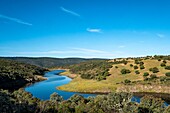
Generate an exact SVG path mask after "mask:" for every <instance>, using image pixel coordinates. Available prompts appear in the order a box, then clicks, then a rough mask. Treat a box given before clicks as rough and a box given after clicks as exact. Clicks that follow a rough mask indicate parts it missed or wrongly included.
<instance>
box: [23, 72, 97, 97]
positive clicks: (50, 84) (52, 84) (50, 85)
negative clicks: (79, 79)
mask: <svg viewBox="0 0 170 113" xmlns="http://www.w3.org/2000/svg"><path fill="white" fill-rule="evenodd" d="M60 72H64V70H55V71H51V72H48V73H46V74H45V77H46V78H47V80H45V81H42V82H38V83H35V84H32V85H30V86H28V87H26V88H25V90H26V91H28V92H30V93H32V94H33V96H35V97H37V98H40V99H42V100H47V99H49V98H50V95H51V94H52V93H53V92H57V93H58V94H59V95H61V96H62V97H63V98H64V99H68V98H70V97H71V96H72V95H74V94H80V95H82V96H84V97H88V96H95V95H96V94H82V93H75V92H66V91H61V90H57V89H56V87H58V86H61V85H64V84H68V83H69V82H71V80H72V79H71V78H68V77H66V76H60V75H58V74H59V73H60Z"/></svg>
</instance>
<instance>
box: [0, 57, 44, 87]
mask: <svg viewBox="0 0 170 113" xmlns="http://www.w3.org/2000/svg"><path fill="white" fill-rule="evenodd" d="M45 71H47V69H44V68H41V67H37V66H34V65H30V64H25V63H20V62H16V61H12V60H4V59H0V88H2V89H17V88H20V87H22V86H24V85H25V84H26V83H29V82H30V83H31V82H35V81H39V78H38V76H37V75H43V74H44V72H45Z"/></svg>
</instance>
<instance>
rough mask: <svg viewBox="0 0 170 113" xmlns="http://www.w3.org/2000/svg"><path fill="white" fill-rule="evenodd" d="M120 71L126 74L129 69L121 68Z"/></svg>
mask: <svg viewBox="0 0 170 113" xmlns="http://www.w3.org/2000/svg"><path fill="white" fill-rule="evenodd" d="M121 73H122V74H127V73H131V71H130V70H129V69H122V70H121Z"/></svg>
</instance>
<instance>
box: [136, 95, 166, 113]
mask: <svg viewBox="0 0 170 113" xmlns="http://www.w3.org/2000/svg"><path fill="white" fill-rule="evenodd" d="M164 110H165V104H164V101H163V100H162V99H161V98H155V97H153V96H144V97H142V98H141V102H140V105H139V111H140V112H138V113H161V112H162V111H164Z"/></svg>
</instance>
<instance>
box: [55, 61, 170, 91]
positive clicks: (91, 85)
mask: <svg viewBox="0 0 170 113" xmlns="http://www.w3.org/2000/svg"><path fill="white" fill-rule="evenodd" d="M143 62H144V66H145V69H143V70H140V69H137V70H139V71H140V74H139V75H136V74H135V70H134V68H133V67H130V64H133V65H136V64H134V60H131V59H130V60H128V64H127V65H124V64H115V65H113V67H112V68H111V69H110V74H111V76H109V77H107V80H103V81H96V80H85V79H81V78H80V77H79V76H78V77H76V78H75V79H73V81H72V82H70V83H69V84H67V85H64V86H60V87H58V89H60V90H66V91H76V92H91V93H95V92H111V91H116V89H117V88H119V87H121V85H120V84H117V83H120V82H122V81H124V80H125V79H129V80H131V81H137V80H143V73H144V72H149V68H153V67H158V68H159V71H160V72H158V73H157V76H165V73H166V72H168V70H165V69H164V67H161V66H160V64H161V62H162V61H157V60H150V59H148V60H143ZM167 65H170V61H167ZM115 66H118V68H117V69H116V68H115ZM138 67H139V65H138ZM123 68H126V69H130V70H131V73H130V74H126V75H122V74H121V73H120V70H121V69H123ZM149 73H150V74H152V72H149Z"/></svg>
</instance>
